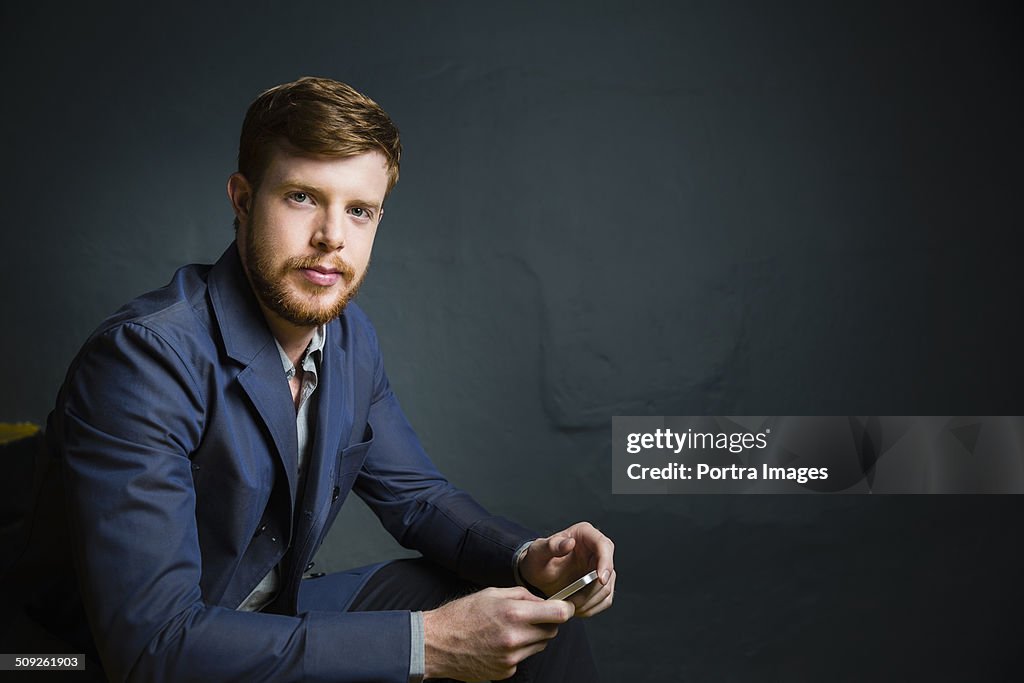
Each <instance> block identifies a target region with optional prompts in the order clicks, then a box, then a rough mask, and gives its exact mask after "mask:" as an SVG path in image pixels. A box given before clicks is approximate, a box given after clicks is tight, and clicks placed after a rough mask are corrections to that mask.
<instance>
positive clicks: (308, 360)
mask: <svg viewBox="0 0 1024 683" xmlns="http://www.w3.org/2000/svg"><path fill="white" fill-rule="evenodd" d="M326 341H327V326H326V325H319V326H317V328H316V329H315V330H313V338H312V339H310V340H309V346H307V347H306V350H305V352H303V354H302V359H301V360H300V361H299V364H300V365H302V369H303V370H304V371H306V372H316V368H317V365H318V364H319V363H320V357H321V356H322V355H323V351H324V343H326ZM274 343H275V344H277V351H278V353H280V354H281V366H282V367H283V368H284V374H285V376H286V377H288V379H291V378H292V377H293V376H294V375H295V366H294V365H292V359H291V358H289V357H288V354H287V353H285V352H284V349H283V348H281V343H280V342H278V341H277V339H274Z"/></svg>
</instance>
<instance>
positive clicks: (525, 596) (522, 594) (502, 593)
mask: <svg viewBox="0 0 1024 683" xmlns="http://www.w3.org/2000/svg"><path fill="white" fill-rule="evenodd" d="M490 590H492V591H493V592H494V593H496V594H497V597H499V598H505V599H508V600H524V601H526V602H544V598H540V597H537V596H536V595H534V594H533V593H531V592H530V591H529V590H528V589H526V588H524V587H523V586H513V587H511V588H492V589H490Z"/></svg>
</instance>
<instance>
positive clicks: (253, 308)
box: [209, 242, 274, 365]
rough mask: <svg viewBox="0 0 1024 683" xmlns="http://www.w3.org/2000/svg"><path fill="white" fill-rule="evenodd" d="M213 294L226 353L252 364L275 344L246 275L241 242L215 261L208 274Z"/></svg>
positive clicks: (214, 306) (215, 313) (214, 310)
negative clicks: (240, 254)
mask: <svg viewBox="0 0 1024 683" xmlns="http://www.w3.org/2000/svg"><path fill="white" fill-rule="evenodd" d="M209 287H210V298H211V300H212V303H213V312H214V316H216V318H217V324H218V325H219V327H220V333H221V337H222V338H223V339H224V348H225V350H226V351H227V354H228V355H229V356H230V357H231V358H233V359H235V360H236V361H238V362H240V363H242V364H244V365H249V364H250V363H252V361H253V359H254V358H256V356H258V355H260V354H261V353H263V352H264V351H265V350H266V347H267V345H270V346H272V347H273V346H274V337H273V336H272V335H271V334H270V328H269V327H268V326H267V320H266V318H264V317H263V310H262V309H261V308H260V305H259V302H258V301H257V300H256V294H255V293H254V292H253V291H252V285H250V284H249V278H247V277H246V276H245V269H244V268H243V267H242V259H241V257H240V256H239V254H238V245H237V244H236V243H235V242H232V243H231V244H230V245H229V246H228V248H227V249H226V250H225V251H224V253H223V254H222V255H221V257H220V259H218V261H217V263H215V264H214V266H213V269H212V270H211V271H210V277H209Z"/></svg>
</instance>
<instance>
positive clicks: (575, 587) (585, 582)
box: [548, 569, 597, 600]
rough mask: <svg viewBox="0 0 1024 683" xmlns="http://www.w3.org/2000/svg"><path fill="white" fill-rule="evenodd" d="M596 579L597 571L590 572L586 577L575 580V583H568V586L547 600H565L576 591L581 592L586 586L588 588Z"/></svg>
mask: <svg viewBox="0 0 1024 683" xmlns="http://www.w3.org/2000/svg"><path fill="white" fill-rule="evenodd" d="M596 579H597V570H596V569H595V570H594V571H592V572H590V573H589V574H587V575H586V576H581V577H580V578H578V579H576V580H575V581H573V582H572V583H570V584H569V585H568V586H566V587H565V588H563V589H562V590H560V591H558V592H557V593H555V594H554V595H552V596H551V597H550V598H548V600H565V599H566V598H568V597H569V596H570V595H572V594H573V593H576V592H577V591H580V590H582V589H583V588H585V587H586V586H589V585H590V584H591V583H593V582H594V581H595V580H596Z"/></svg>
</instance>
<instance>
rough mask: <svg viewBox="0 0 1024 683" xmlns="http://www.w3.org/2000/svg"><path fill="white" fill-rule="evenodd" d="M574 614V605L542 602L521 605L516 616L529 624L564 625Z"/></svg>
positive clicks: (557, 601)
mask: <svg viewBox="0 0 1024 683" xmlns="http://www.w3.org/2000/svg"><path fill="white" fill-rule="evenodd" d="M575 613H576V605H574V604H572V603H571V602H568V601H567V600H542V601H541V602H540V603H530V604H523V605H522V606H521V607H520V608H519V612H518V615H519V617H520V619H521V620H522V621H523V622H526V623H529V624H564V623H565V622H567V621H569V620H570V619H572V616H573V615H574V614H575Z"/></svg>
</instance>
